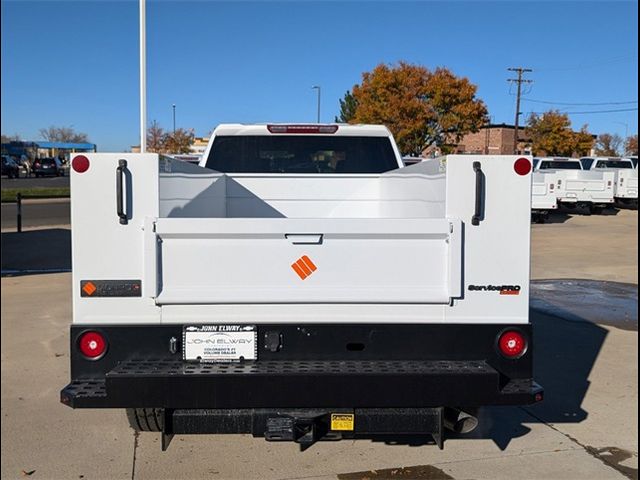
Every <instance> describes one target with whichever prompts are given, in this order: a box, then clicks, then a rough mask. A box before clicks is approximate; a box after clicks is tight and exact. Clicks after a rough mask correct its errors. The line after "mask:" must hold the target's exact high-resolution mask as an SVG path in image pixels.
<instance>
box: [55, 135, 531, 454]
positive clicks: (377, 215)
mask: <svg viewBox="0 0 640 480" xmlns="http://www.w3.org/2000/svg"><path fill="white" fill-rule="evenodd" d="M530 171H531V159H530V158H529V157H521V156H473V155H460V156H457V155H452V156H449V157H448V158H447V159H446V166H445V163H444V162H441V161H440V160H427V161H424V162H420V163H418V164H416V165H413V166H410V167H403V165H402V160H401V157H400V154H399V152H398V149H397V147H396V145H395V142H394V141H393V138H392V136H391V134H390V133H389V131H388V130H387V129H386V128H385V127H382V126H365V125H361V126H345V125H281V124H277V125H235V124H234V125H221V126H219V127H217V128H216V129H215V131H214V134H213V135H212V137H211V139H210V143H209V146H208V148H207V150H206V153H205V155H204V157H203V161H202V163H201V166H194V165H189V164H187V163H185V162H180V161H177V160H174V159H170V158H167V157H163V156H160V155H157V154H133V153H112V154H107V153H96V154H90V155H85V154H82V155H75V157H74V158H73V160H72V172H71V191H72V199H71V220H72V240H73V241H72V245H73V254H72V255H73V277H72V278H73V322H72V325H71V342H70V349H71V355H70V356H71V382H70V383H69V385H67V386H66V387H64V389H63V390H62V392H61V401H62V403H64V404H66V405H69V406H71V407H73V408H122V409H127V412H128V414H129V419H130V421H131V424H132V426H133V427H134V428H135V429H137V430H143V431H146V430H152V431H159V432H162V436H161V438H162V446H163V448H166V446H167V445H168V442H169V440H170V439H171V437H172V435H173V434H183V433H203V434H204V433H208V434H221V433H251V434H253V435H254V436H258V437H265V438H266V439H267V440H271V441H276V440H288V441H295V442H298V443H300V445H301V447H303V448H304V447H307V446H309V445H311V444H312V443H313V442H315V441H317V440H320V439H325V438H333V439H335V438H356V437H371V436H375V435H378V434H392V435H395V434H413V435H432V436H433V438H434V439H435V440H436V442H437V444H438V445H439V446H440V447H442V444H443V440H444V436H445V431H444V429H445V428H447V427H448V428H449V429H451V430H454V431H458V432H460V431H462V432H464V431H468V430H470V429H472V428H473V427H474V425H475V424H476V423H477V420H476V419H475V417H474V411H475V409H476V408H477V407H480V406H483V405H520V404H530V403H534V402H538V401H541V400H542V396H543V391H542V388H541V387H540V386H539V385H537V384H536V383H535V382H534V380H533V363H532V362H533V350H534V349H533V337H532V327H531V324H530V323H529V256H530V255H529V246H530V212H529V209H530V203H531V174H530Z"/></svg>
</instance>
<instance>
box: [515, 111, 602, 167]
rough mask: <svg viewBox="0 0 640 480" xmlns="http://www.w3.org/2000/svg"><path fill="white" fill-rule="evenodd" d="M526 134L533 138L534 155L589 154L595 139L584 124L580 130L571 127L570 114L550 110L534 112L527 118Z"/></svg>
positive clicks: (564, 155)
mask: <svg viewBox="0 0 640 480" xmlns="http://www.w3.org/2000/svg"><path fill="white" fill-rule="evenodd" d="M526 135H527V136H528V137H529V139H530V140H531V147H532V150H533V154H534V155H541V156H543V155H559V156H563V157H570V156H572V155H574V154H575V155H580V156H582V155H588V154H589V151H590V150H591V148H592V147H593V143H594V139H593V137H592V136H591V134H590V133H589V132H588V131H587V125H584V126H583V127H582V129H581V130H580V131H579V132H574V131H573V129H572V128H571V120H570V119H569V115H567V114H566V113H561V112H559V111H558V110H549V111H548V112H545V113H543V114H542V115H538V114H535V113H534V114H532V115H531V116H530V117H529V119H528V120H527V128H526Z"/></svg>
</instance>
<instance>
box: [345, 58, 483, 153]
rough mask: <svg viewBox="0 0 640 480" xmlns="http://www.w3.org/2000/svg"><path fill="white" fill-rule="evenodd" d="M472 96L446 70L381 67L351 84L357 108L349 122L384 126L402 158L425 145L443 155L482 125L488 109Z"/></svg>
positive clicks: (473, 89)
mask: <svg viewBox="0 0 640 480" xmlns="http://www.w3.org/2000/svg"><path fill="white" fill-rule="evenodd" d="M476 91H477V87H476V86H475V85H473V84H472V83H471V82H470V81H469V80H468V79H466V78H460V77H456V76H455V75H454V74H453V73H451V71H449V70H447V69H446V68H438V69H436V70H435V71H434V72H431V71H429V70H427V69H426V68H425V67H422V66H419V65H412V64H409V63H406V62H400V63H399V64H398V65H395V66H389V65H385V64H380V65H378V66H377V67H375V68H374V69H373V71H372V72H365V73H363V74H362V83H361V84H359V85H354V87H353V98H354V99H355V102H354V103H355V105H356V107H355V113H354V115H353V117H352V118H351V119H350V120H349V121H350V123H381V124H384V125H386V126H387V127H388V128H389V130H391V132H392V133H393V136H394V137H395V139H396V142H397V144H398V148H399V149H400V151H401V152H402V153H403V154H405V155H419V154H420V153H422V151H423V150H424V149H425V148H427V147H428V146H430V145H436V146H438V147H440V148H441V149H442V150H444V151H446V150H447V147H448V146H450V145H451V144H455V143H457V142H459V141H460V139H461V138H462V137H463V136H464V135H465V134H467V133H469V132H475V131H477V130H478V129H479V128H480V127H481V126H482V125H484V124H485V123H486V120H487V108H486V107H485V104H484V102H482V101H481V100H479V99H478V98H476Z"/></svg>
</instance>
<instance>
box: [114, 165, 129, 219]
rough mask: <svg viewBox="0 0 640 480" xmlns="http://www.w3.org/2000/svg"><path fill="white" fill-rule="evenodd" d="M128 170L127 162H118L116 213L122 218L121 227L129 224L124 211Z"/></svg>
mask: <svg viewBox="0 0 640 480" xmlns="http://www.w3.org/2000/svg"><path fill="white" fill-rule="evenodd" d="M126 169H127V161H126V160H118V167H117V168H116V213H117V214H118V217H120V225H126V224H127V222H128V219H127V213H126V212H125V211H124V192H123V184H124V175H125V170H126Z"/></svg>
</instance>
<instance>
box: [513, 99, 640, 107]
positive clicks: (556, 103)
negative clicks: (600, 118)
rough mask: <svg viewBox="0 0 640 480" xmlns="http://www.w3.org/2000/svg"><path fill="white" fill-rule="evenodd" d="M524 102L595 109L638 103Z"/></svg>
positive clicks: (635, 101) (633, 101)
mask: <svg viewBox="0 0 640 480" xmlns="http://www.w3.org/2000/svg"><path fill="white" fill-rule="evenodd" d="M524 101H525V102H533V103H545V104H547V105H567V106H574V107H582V106H591V107H596V106H600V105H630V104H632V103H638V100H631V101H628V102H600V103H568V102H550V101H548V100H534V99H532V98H525V99H524Z"/></svg>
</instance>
